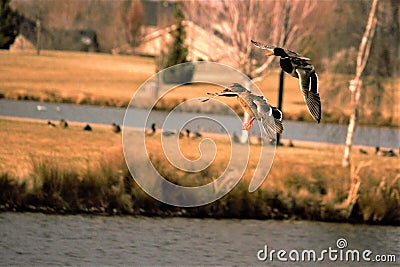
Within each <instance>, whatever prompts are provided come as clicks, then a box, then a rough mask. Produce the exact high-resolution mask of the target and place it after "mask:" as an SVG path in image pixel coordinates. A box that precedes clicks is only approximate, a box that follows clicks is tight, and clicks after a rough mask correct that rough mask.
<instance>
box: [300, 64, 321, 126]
mask: <svg viewBox="0 0 400 267" xmlns="http://www.w3.org/2000/svg"><path fill="white" fill-rule="evenodd" d="M296 72H297V74H298V76H299V83H300V89H301V91H302V93H303V96H304V101H305V102H306V105H307V109H308V111H309V112H310V114H311V116H312V117H313V118H314V119H315V120H316V121H317V122H318V123H319V122H320V120H321V99H320V96H319V91H318V76H317V73H315V71H314V69H313V68H312V70H311V71H310V70H309V69H300V68H298V69H296Z"/></svg>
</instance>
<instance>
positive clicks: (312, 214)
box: [0, 118, 400, 224]
mask: <svg viewBox="0 0 400 267" xmlns="http://www.w3.org/2000/svg"><path fill="white" fill-rule="evenodd" d="M0 126H1V127H0V129H1V131H0V138H1V139H2V140H3V142H4V144H6V145H4V146H0V155H1V156H0V157H1V158H0V178H1V179H0V180H1V181H0V185H1V186H2V189H1V190H2V192H4V194H2V197H1V198H0V202H1V203H0V207H1V209H3V210H4V209H5V210H9V209H11V210H13V209H15V210H32V211H33V210H36V209H37V210H41V211H44V212H63V213H71V212H72V213H76V212H87V211H92V212H95V213H96V212H100V213H102V212H106V213H111V214H113V213H128V214H147V215H162V214H164V215H165V214H171V213H172V214H177V215H185V216H196V217H234V218H280V219H283V218H291V217H294V218H303V219H312V220H326V221H356V222H369V223H385V224H387V223H389V224H399V223H400V214H399V209H398V208H399V206H400V197H399V196H400V167H399V159H398V158H387V157H379V156H377V155H375V154H374V153H373V149H371V148H369V150H368V149H367V150H368V152H369V154H368V155H363V154H359V153H358V148H357V147H355V148H354V152H353V157H352V160H353V164H354V167H357V166H360V164H364V163H366V162H368V163H369V165H367V166H365V167H364V168H362V169H361V170H360V171H359V173H358V174H359V177H360V179H361V186H360V191H359V198H358V200H357V203H356V205H355V207H354V209H353V211H352V214H351V216H350V217H346V216H345V215H343V210H345V208H346V206H343V205H344V204H343V203H344V202H345V199H346V198H347V195H348V192H349V190H350V188H351V184H352V182H351V179H350V173H351V171H350V169H347V168H342V167H341V166H340V160H341V156H342V151H343V148H342V146H337V145H326V144H314V143H300V142H299V143H295V147H287V146H285V147H278V148H277V150H276V153H275V160H274V163H273V165H272V168H271V171H270V173H269V176H268V178H267V179H266V181H265V182H264V184H263V185H262V187H261V189H259V190H257V191H256V192H254V193H249V192H248V191H247V186H248V181H249V179H250V178H251V176H252V173H253V171H254V169H255V167H256V164H257V161H258V154H259V151H260V146H258V145H252V146H251V148H250V149H251V153H250V158H249V164H248V166H247V170H246V172H245V174H244V179H243V181H242V182H241V183H240V184H239V185H238V186H237V187H235V189H234V190H233V191H232V192H231V193H229V194H228V195H227V196H225V197H224V198H222V199H221V200H218V201H217V202H215V203H212V204H209V205H206V206H203V207H199V208H193V209H183V210H182V209H178V208H175V207H170V206H168V205H164V204H162V203H159V202H157V201H155V200H153V199H151V198H150V197H148V196H147V195H146V194H144V193H143V192H142V191H141V190H140V189H139V188H138V187H137V185H135V183H134V182H133V180H132V178H130V177H131V176H130V174H129V172H128V171H127V168H126V166H125V162H124V159H123V156H122V151H121V135H120V134H115V133H114V132H113V131H112V130H111V127H107V126H101V125H92V127H93V131H92V132H85V131H83V130H82V128H83V126H84V125H82V124H72V125H71V126H70V127H69V128H67V129H62V128H61V127H59V126H57V127H49V126H48V125H47V124H46V122H45V121H33V120H30V121H28V120H10V119H4V118H3V119H0ZM159 137H160V135H159V134H155V135H154V136H151V137H147V138H146V144H147V149H148V152H149V154H150V157H151V159H152V160H153V163H154V165H155V167H156V168H157V169H158V170H160V172H161V173H162V174H165V175H166V176H167V178H168V179H169V180H171V181H174V182H176V183H178V184H185V185H189V184H199V183H208V182H210V181H211V180H212V179H213V178H215V177H216V176H217V175H218V174H219V173H221V171H222V170H223V169H224V168H225V166H226V161H227V159H228V155H229V153H230V144H229V142H228V140H227V138H226V137H223V136H209V137H210V138H214V140H215V142H216V143H217V148H218V153H219V154H217V158H216V160H215V161H214V162H213V163H212V165H211V166H210V167H209V168H207V169H206V170H204V171H202V172H201V173H199V174H197V175H195V176H190V175H187V174H184V173H182V172H181V171H177V170H176V169H174V168H173V167H172V166H171V165H169V164H168V163H167V162H166V160H165V158H164V156H163V153H162V152H161V153H160V139H159ZM198 142H199V141H198V140H192V139H187V138H183V139H181V141H180V144H181V148H182V151H183V153H184V155H185V156H187V157H188V158H191V159H195V158H197V157H198V156H199V151H198ZM191 177H194V179H193V180H191V179H192V178H191ZM47 208H50V210H48V209H47Z"/></svg>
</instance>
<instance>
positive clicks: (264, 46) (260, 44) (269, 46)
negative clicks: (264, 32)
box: [250, 40, 276, 49]
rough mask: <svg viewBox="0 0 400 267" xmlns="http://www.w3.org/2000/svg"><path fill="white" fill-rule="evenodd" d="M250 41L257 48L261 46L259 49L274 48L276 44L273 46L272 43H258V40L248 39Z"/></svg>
mask: <svg viewBox="0 0 400 267" xmlns="http://www.w3.org/2000/svg"><path fill="white" fill-rule="evenodd" d="M250 41H251V43H252V44H253V45H254V46H256V47H258V48H261V49H274V48H275V47H276V46H273V45H268V44H263V43H260V42H257V41H253V40H250Z"/></svg>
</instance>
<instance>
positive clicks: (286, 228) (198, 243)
mask: <svg viewBox="0 0 400 267" xmlns="http://www.w3.org/2000/svg"><path fill="white" fill-rule="evenodd" d="M0 235H1V239H0V265H1V266H5V265H85V266H88V265H91V266H93V265H96V266H98V265H101V266H104V265H113V266H116V265H118V266H120V265H199V264H200V265H264V266H271V265H272V266H274V265H275V266H276V265H277V266H284V265H288V262H286V263H282V262H280V261H279V260H278V259H277V258H276V255H275V258H274V259H273V261H271V260H270V259H269V258H267V259H266V261H260V260H258V258H257V252H258V251H259V250H261V249H264V247H265V245H267V246H268V250H269V252H270V251H271V250H272V249H274V250H277V251H278V250H280V249H282V250H285V251H287V252H288V253H289V251H290V250H297V251H300V252H301V251H302V250H310V249H313V250H315V251H316V252H317V254H318V253H319V252H320V251H322V250H323V249H328V248H329V247H331V248H332V249H337V244H336V242H337V240H338V239H339V238H344V239H345V240H346V241H347V248H346V249H358V250H360V251H363V250H366V249H369V250H371V251H372V253H373V254H372V255H376V254H394V255H396V257H397V263H399V260H400V231H399V228H398V227H391V226H385V227H383V226H366V225H349V224H333V223H318V222H306V221H300V222H282V221H272V220H268V221H261V220H260V221H257V220H213V219H186V218H166V219H162V218H145V217H131V216H126V217H118V216H114V217H103V216H80V215H75V216H58V215H43V214H32V213H1V214H0ZM260 256H263V254H260ZM287 257H288V255H286V258H287ZM291 264H292V265H293V266H299V265H307V266H310V264H312V263H309V262H307V263H304V262H302V263H299V262H295V263H294V262H291ZM323 264H324V265H331V266H344V265H349V264H350V265H352V266H364V265H365V264H366V262H362V261H361V262H358V263H357V262H347V263H346V262H344V261H336V262H331V261H329V258H328V257H326V258H325V260H324V261H323ZM368 266H396V265H395V264H394V263H391V264H389V263H385V264H383V263H380V264H375V265H373V264H371V263H369V264H368ZM397 266H398V265H397Z"/></svg>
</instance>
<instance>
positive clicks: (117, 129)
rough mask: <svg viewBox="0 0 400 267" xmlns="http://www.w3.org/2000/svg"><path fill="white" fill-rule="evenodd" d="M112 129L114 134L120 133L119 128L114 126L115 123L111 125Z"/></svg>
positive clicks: (116, 125)
mask: <svg viewBox="0 0 400 267" xmlns="http://www.w3.org/2000/svg"><path fill="white" fill-rule="evenodd" d="M112 128H113V132H114V133H120V132H121V127H120V126H119V125H118V124H116V123H115V122H113V123H112Z"/></svg>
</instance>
